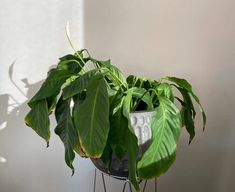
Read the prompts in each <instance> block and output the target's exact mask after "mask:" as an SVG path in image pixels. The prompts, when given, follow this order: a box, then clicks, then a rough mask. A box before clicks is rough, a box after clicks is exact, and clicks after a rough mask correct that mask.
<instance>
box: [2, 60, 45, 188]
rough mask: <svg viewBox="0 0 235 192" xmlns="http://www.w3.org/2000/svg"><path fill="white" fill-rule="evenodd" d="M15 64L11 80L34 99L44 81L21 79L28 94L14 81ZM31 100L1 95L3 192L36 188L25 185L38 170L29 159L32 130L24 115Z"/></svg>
mask: <svg viewBox="0 0 235 192" xmlns="http://www.w3.org/2000/svg"><path fill="white" fill-rule="evenodd" d="M14 64H15V62H13V63H12V64H11V66H10V67H9V71H8V72H9V80H10V82H11V83H12V84H13V85H14V87H15V88H16V90H17V93H18V94H21V95H23V96H24V97H26V98H31V97H32V96H33V94H35V92H36V90H38V89H39V87H40V85H41V84H42V81H39V82H36V83H32V84H30V83H29V82H28V80H27V79H22V80H21V81H22V82H23V83H24V86H25V88H26V89H27V92H26V93H24V91H23V90H21V89H20V87H19V86H18V85H17V84H18V83H22V82H17V81H16V82H15V81H14V80H13V66H14ZM27 102H28V100H26V101H25V102H23V103H20V102H19V101H17V99H16V98H15V96H14V95H11V94H8V93H5V94H1V95H0V107H1V108H0V111H1V113H0V170H1V171H0V186H1V189H0V191H3V192H12V191H18V192H25V191H28V189H29V188H30V189H32V188H33V184H29V186H24V184H25V183H30V179H31V176H32V175H33V174H34V173H33V172H34V171H35V170H33V169H31V168H30V166H31V164H33V163H32V162H30V161H29V159H30V158H27V157H28V156H29V155H30V154H29V150H33V145H32V143H33V142H32V141H31V140H32V139H31V137H30V132H31V130H30V129H27V128H26V126H25V125H24V116H25V114H26V113H27V112H28V111H29V108H28V106H27ZM29 138H30V139H29ZM28 139H29V140H28ZM26 146H29V147H30V149H27V148H26ZM27 159H28V161H27ZM25 175H26V177H25ZM26 180H29V182H27V181H26ZM30 185H31V186H30Z"/></svg>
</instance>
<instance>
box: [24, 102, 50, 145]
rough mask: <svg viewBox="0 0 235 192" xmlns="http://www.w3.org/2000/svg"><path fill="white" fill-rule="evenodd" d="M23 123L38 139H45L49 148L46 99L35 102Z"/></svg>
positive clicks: (48, 122) (48, 121)
mask: <svg viewBox="0 0 235 192" xmlns="http://www.w3.org/2000/svg"><path fill="white" fill-rule="evenodd" d="M25 123H26V125H27V126H29V127H31V128H32V129H33V130H34V131H35V132H36V133H37V134H38V135H39V136H40V137H42V138H43V139H45V141H46V142H47V146H49V139H50V120H49V117H48V106H47V101H46V99H43V100H40V101H39V102H37V103H36V104H35V105H34V107H33V108H32V109H31V110H30V112H29V113H28V114H27V115H26V117H25Z"/></svg>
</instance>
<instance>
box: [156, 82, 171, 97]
mask: <svg viewBox="0 0 235 192" xmlns="http://www.w3.org/2000/svg"><path fill="white" fill-rule="evenodd" d="M157 92H158V94H159V95H161V96H162V97H166V98H168V99H170V100H171V101H172V102H173V101H174V94H173V90H172V87H171V85H170V84H168V83H161V84H159V85H158V86H157Z"/></svg>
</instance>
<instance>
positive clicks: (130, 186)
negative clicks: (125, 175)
mask: <svg viewBox="0 0 235 192" xmlns="http://www.w3.org/2000/svg"><path fill="white" fill-rule="evenodd" d="M128 183H129V187H130V192H132V187H131V183H130V182H128Z"/></svg>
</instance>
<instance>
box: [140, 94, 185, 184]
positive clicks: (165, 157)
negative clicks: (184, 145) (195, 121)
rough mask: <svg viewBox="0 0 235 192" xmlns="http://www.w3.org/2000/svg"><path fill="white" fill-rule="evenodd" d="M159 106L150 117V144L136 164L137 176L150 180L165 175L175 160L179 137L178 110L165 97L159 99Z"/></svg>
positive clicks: (179, 121)
mask: <svg viewBox="0 0 235 192" xmlns="http://www.w3.org/2000/svg"><path fill="white" fill-rule="evenodd" d="M159 102H160V105H159V107H157V109H156V111H155V112H154V114H153V116H152V123H151V129H152V142H151V144H150V146H149V148H148V149H147V151H146V152H145V153H144V154H143V156H142V158H141V160H140V161H139V162H138V166H137V167H138V175H139V177H140V178H142V179H150V178H153V177H156V176H160V175H161V174H163V173H165V172H166V171H167V170H168V169H169V167H170V166H171V164H172V163H173V162H174V160H175V156H176V146H177V142H178V139H179V135H180V129H181V118H180V112H179V110H178V109H177V108H176V107H175V106H174V104H173V103H172V102H171V101H170V100H169V99H167V98H165V97H159Z"/></svg>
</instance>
